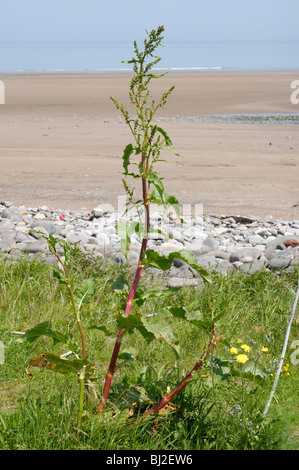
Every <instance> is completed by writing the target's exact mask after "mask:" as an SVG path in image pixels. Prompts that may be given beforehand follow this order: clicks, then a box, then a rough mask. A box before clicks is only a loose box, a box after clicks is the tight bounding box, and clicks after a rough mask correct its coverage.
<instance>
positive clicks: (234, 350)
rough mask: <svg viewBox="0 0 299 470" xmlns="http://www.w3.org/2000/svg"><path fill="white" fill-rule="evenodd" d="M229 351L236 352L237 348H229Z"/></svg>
mask: <svg viewBox="0 0 299 470" xmlns="http://www.w3.org/2000/svg"><path fill="white" fill-rule="evenodd" d="M229 352H230V353H231V354H238V352H239V351H238V350H237V348H234V347H232V348H230V349H229Z"/></svg>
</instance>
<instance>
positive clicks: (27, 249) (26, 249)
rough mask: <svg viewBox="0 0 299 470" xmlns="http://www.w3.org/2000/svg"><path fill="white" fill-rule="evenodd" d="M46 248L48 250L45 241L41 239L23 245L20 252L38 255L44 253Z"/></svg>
mask: <svg viewBox="0 0 299 470" xmlns="http://www.w3.org/2000/svg"><path fill="white" fill-rule="evenodd" d="M19 245H23V244H21V243H20V244H19ZM47 248H48V244H47V241H46V240H45V239H43V238H41V239H40V240H35V241H32V242H29V243H25V244H24V245H23V246H22V247H21V251H22V252H23V253H40V252H44V251H45V250H46V249H47Z"/></svg>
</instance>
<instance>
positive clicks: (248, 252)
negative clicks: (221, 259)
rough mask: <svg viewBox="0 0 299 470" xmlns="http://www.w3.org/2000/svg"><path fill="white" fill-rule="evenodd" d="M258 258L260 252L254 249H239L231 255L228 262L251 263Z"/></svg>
mask: <svg viewBox="0 0 299 470" xmlns="http://www.w3.org/2000/svg"><path fill="white" fill-rule="evenodd" d="M259 256H261V252H260V251H259V250H257V249H255V248H239V249H238V250H236V251H234V252H233V253H232V254H231V256H230V262H231V263H234V262H235V261H240V262H241V263H252V262H253V261H254V260H255V259H257V258H258V257H259Z"/></svg>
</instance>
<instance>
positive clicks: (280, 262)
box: [268, 250, 296, 269]
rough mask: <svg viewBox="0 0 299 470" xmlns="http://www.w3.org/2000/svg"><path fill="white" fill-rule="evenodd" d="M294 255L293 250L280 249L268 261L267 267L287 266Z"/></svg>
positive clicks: (282, 267)
mask: <svg viewBox="0 0 299 470" xmlns="http://www.w3.org/2000/svg"><path fill="white" fill-rule="evenodd" d="M295 257H296V253H295V252H294V250H284V251H280V252H279V253H277V254H276V256H274V257H273V258H271V259H270V260H269V261H268V267H269V268H270V269H284V268H288V267H289V266H290V264H291V263H292V261H293V259H294V258H295Z"/></svg>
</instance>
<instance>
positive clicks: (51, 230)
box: [31, 220, 61, 235]
mask: <svg viewBox="0 0 299 470" xmlns="http://www.w3.org/2000/svg"><path fill="white" fill-rule="evenodd" d="M31 228H32V229H34V230H37V231H38V230H45V231H46V232H47V233H48V234H50V235H56V234H58V233H59V232H60V230H61V226H60V225H56V224H54V223H53V222H49V221H48V220H39V221H36V222H33V223H32V224H31Z"/></svg>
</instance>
